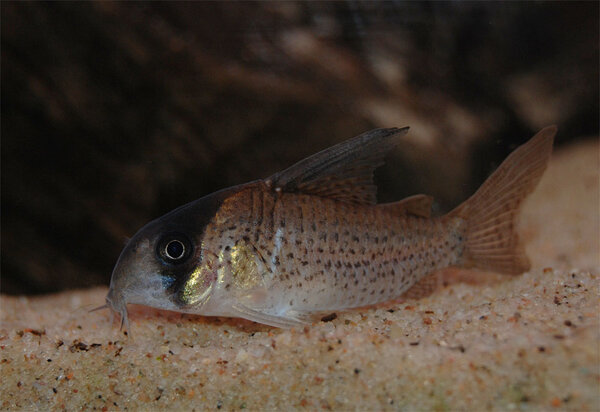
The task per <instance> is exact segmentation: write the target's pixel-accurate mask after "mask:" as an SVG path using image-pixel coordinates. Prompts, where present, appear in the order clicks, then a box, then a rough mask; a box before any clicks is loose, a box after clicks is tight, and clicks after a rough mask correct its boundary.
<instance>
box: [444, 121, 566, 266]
mask: <svg viewBox="0 0 600 412" xmlns="http://www.w3.org/2000/svg"><path fill="white" fill-rule="evenodd" d="M556 130H557V129H556V126H549V127H546V128H544V129H542V130H541V131H540V132H538V133H537V134H536V135H535V136H533V137H532V138H531V140H529V141H528V142H527V143H525V144H524V145H522V146H519V147H518V148H517V149H516V150H515V151H514V152H512V153H511V154H510V155H509V156H508V157H507V158H506V159H505V160H504V162H502V164H501V165H500V167H498V169H497V170H496V171H495V172H494V173H493V174H492V175H491V176H490V177H489V178H488V179H487V180H486V181H485V182H484V183H483V185H481V187H480V188H479V189H478V190H477V192H475V194H474V195H473V196H471V197H470V198H469V199H467V200H466V201H465V202H464V203H462V204H461V205H460V206H458V207H457V208H456V209H454V210H453V211H451V212H450V213H449V214H448V216H449V217H461V218H463V219H464V220H465V221H466V232H465V249H464V252H463V261H462V264H463V265H464V266H466V267H476V268H479V269H485V270H492V271H495V272H500V273H506V274H519V273H523V272H524V271H526V270H528V269H529V267H530V265H529V259H527V256H526V255H525V250H524V249H523V246H522V245H521V244H520V243H519V237H518V235H517V232H516V220H517V216H518V213H519V210H520V208H521V204H522V203H523V200H524V199H525V198H526V197H527V195H529V194H530V193H531V192H532V191H533V189H535V187H536V186H537V184H538V182H539V181H540V178H541V177H542V174H543V173H544V171H545V170H546V166H547V165H548V160H549V159H550V154H551V153H552V143H553V141H554V135H555V134H556Z"/></svg>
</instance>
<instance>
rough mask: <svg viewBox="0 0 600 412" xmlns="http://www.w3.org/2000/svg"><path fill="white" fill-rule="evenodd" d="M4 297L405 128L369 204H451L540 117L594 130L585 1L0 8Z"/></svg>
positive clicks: (73, 281) (60, 280) (35, 288)
mask: <svg viewBox="0 0 600 412" xmlns="http://www.w3.org/2000/svg"><path fill="white" fill-rule="evenodd" d="M1 12H2V21H1V23H2V39H1V42H2V43H1V48H2V79H1V80H2V84H1V86H2V87H1V92H2V101H1V103H2V104H1V106H2V129H1V132H2V147H1V150H2V182H1V184H2V211H1V212H2V222H1V223H2V228H1V229H2V269H1V270H2V277H1V282H2V283H1V291H2V292H3V293H13V294H14V293H27V294H34V293H44V292H53V291H59V290H63V289H70V288H79V287H86V286H90V285H99V284H105V285H107V284H108V282H109V279H110V273H111V270H112V266H113V264H114V263H115V261H116V259H117V257H118V255H119V252H120V250H121V248H122V247H123V245H124V242H125V240H126V238H127V237H128V236H131V235H132V234H133V233H135V231H136V230H137V229H138V228H139V227H141V226H142V225H143V224H145V223H146V222H148V221H149V220H151V219H153V218H155V217H157V216H159V215H162V214H164V213H166V212H167V211H169V210H171V209H172V208H174V207H176V206H178V205H181V204H183V203H186V202H188V201H191V200H194V199H196V198H198V197H201V196H202V195H204V194H207V193H209V192H212V191H214V190H217V189H219V188H222V187H225V186H229V185H233V184H238V183H241V182H245V181H249V180H252V179H256V178H261V177H266V176H268V175H270V174H271V173H273V172H275V171H277V170H279V169H281V168H283V167H285V166H288V165H290V164H292V163H293V162H295V161H297V160H299V159H301V158H303V157H304V156H306V155H309V154H311V153H313V152H315V151H317V150H320V149H323V148H325V147H327V146H329V145H332V144H334V143H337V142H340V141H342V140H344V139H346V138H349V137H352V136H354V135H357V134H359V133H362V132H364V131H366V130H369V129H372V128H376V127H390V126H405V125H409V126H411V130H410V133H409V135H408V136H407V137H406V139H405V142H404V143H403V144H402V145H401V147H400V149H399V150H397V151H396V152H395V153H394V154H393V155H392V156H391V157H390V159H389V161H388V164H387V165H386V166H385V167H384V168H383V169H381V170H380V171H379V172H378V175H377V177H378V181H379V182H380V192H379V193H380V200H382V201H390V200H394V199H400V198H402V197H404V196H408V195H411V194H414V193H423V192H424V193H430V194H433V195H434V196H435V197H436V200H437V209H438V211H439V212H443V211H445V210H448V209H450V208H451V207H453V206H454V205H456V204H457V203H459V202H460V201H461V200H463V199H465V198H466V197H467V196H468V195H469V194H470V193H472V192H473V191H474V189H475V188H476V187H477V186H478V185H479V184H480V183H481V182H482V181H483V179H484V178H485V176H486V175H487V174H488V173H490V171H492V170H493V169H494V168H495V167H496V166H497V165H498V163H499V162H500V161H501V160H502V159H503V158H504V157H505V156H506V155H507V153H508V152H509V151H510V150H511V149H513V148H514V147H515V146H516V145H518V144H520V143H522V142H523V141H525V140H526V139H528V138H529V137H531V136H532V135H533V134H534V133H535V132H536V131H537V130H539V129H540V128H542V127H543V126H546V125H549V124H557V125H558V126H559V136H558V142H557V145H558V146H560V145H562V144H565V143H566V142H569V141H572V140H575V139H579V138H585V137H590V136H592V137H593V136H598V124H599V119H598V113H599V108H598V100H599V95H598V88H599V86H598V76H599V73H598V61H599V55H598V33H599V27H598V15H599V10H598V2H584V3H577V2H568V3H561V2H501V3H488V2H444V3H429V2H428V3H425V2H385V3H379V2H368V3H363V2H354V1H351V2H334V3H323V2H311V3H294V2H274V3H271V2H269V3H250V2H243V3H229V2H228V3H204V2H202V3H179V2H169V3H156V2H152V3H140V2H131V3H130V2H127V3H125V2H85V3H83V2H81V3H79V2H52V3H41V2H25V3H21V2H19V3H14V2H8V1H3V2H2V3H1Z"/></svg>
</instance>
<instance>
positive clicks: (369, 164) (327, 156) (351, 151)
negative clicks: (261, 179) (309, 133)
mask: <svg viewBox="0 0 600 412" xmlns="http://www.w3.org/2000/svg"><path fill="white" fill-rule="evenodd" d="M407 132H408V127H403V128H390V129H375V130H371V131H369V132H366V133H363V134H361V135H359V136H356V137H354V138H352V139H349V140H347V141H345V142H342V143H340V144H337V145H335V146H332V147H330V148H328V149H325V150H323V151H321V152H319V153H317V154H315V155H312V156H310V157H307V158H306V159H304V160H301V161H299V162H298V163H296V164H295V165H293V166H291V167H289V168H287V169H285V170H283V171H281V172H278V173H275V174H274V175H273V176H271V177H269V178H268V179H266V180H265V183H266V184H267V185H268V186H269V187H271V188H272V189H273V190H275V191H282V192H294V193H305V194H311V195H314V196H321V197H327V198H331V199H336V200H340V201H345V202H350V203H359V204H369V205H373V204H375V203H376V202H377V198H376V195H377V187H376V186H375V184H374V183H373V172H374V170H375V169H376V168H377V167H379V166H381V165H382V164H383V162H384V157H385V155H386V154H387V153H388V152H389V151H390V150H391V149H393V148H394V147H395V146H397V145H398V143H399V140H400V139H399V137H400V136H403V135H405V134H406V133H407Z"/></svg>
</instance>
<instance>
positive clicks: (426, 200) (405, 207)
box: [377, 195, 433, 217]
mask: <svg viewBox="0 0 600 412" xmlns="http://www.w3.org/2000/svg"><path fill="white" fill-rule="evenodd" d="M432 204H433V197H431V196H428V195H414V196H409V197H407V198H404V199H402V200H399V201H397V202H392V203H382V204H380V205H377V207H378V208H383V209H385V210H387V211H388V212H390V213H394V214H398V215H405V214H410V215H414V216H419V217H430V216H431V205H432Z"/></svg>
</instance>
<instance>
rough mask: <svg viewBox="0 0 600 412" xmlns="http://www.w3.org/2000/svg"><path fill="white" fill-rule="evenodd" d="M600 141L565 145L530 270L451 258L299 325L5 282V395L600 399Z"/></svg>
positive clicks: (29, 400)
mask: <svg viewBox="0 0 600 412" xmlns="http://www.w3.org/2000/svg"><path fill="white" fill-rule="evenodd" d="M598 150H599V147H598V141H597V139H593V140H589V141H587V142H584V143H579V144H577V145H576V146H573V147H570V148H566V149H563V150H559V151H557V153H556V154H555V156H554V157H553V160H552V162H551V165H550V168H549V170H548V171H547V173H546V175H545V177H544V179H543V181H542V183H541V186H540V187H539V188H538V190H537V191H536V192H535V193H534V194H533V195H532V197H531V198H530V200H529V201H528V203H527V205H526V208H525V210H524V211H523V214H522V223H521V233H522V236H523V238H524V239H525V241H526V243H527V250H528V253H529V255H530V257H531V260H532V262H533V268H532V270H531V271H530V272H528V273H525V274H523V275H521V276H516V277H505V276H498V275H496V276H491V275H485V274H473V273H464V272H456V271H453V272H448V274H447V275H448V279H449V281H452V282H450V285H448V286H446V287H444V288H442V289H440V290H439V291H437V292H436V293H435V294H433V295H432V296H429V297H427V298H423V299H420V300H405V301H396V302H391V303H388V304H386V305H382V306H380V307H377V308H368V309H362V310H355V311H349V312H338V313H337V318H335V319H333V320H329V321H321V322H317V323H315V324H314V325H312V326H309V327H306V328H303V329H292V330H280V329H275V328H271V327H268V326H264V325H258V324H254V323H252V322H248V321H244V320H240V319H225V318H223V319H220V318H203V317H200V316H190V315H185V316H182V315H180V314H177V313H171V312H162V311H158V310H153V309H145V308H141V307H133V308H132V310H131V311H130V319H131V326H132V330H131V335H132V336H126V335H125V334H124V333H123V332H120V331H119V329H118V324H117V322H115V323H114V324H111V323H110V314H109V312H108V311H98V312H93V313H88V309H90V308H92V307H93V306H97V305H100V304H102V303H104V296H105V294H106V291H107V290H106V288H97V289H92V290H86V291H75V292H68V293H61V294H59V295H54V296H47V297H41V298H37V297H36V298H30V297H8V296H2V299H1V324H0V375H1V376H2V378H1V381H0V407H1V408H2V409H7V410H31V409H38V410H60V409H67V410H80V409H85V410H91V409H99V410H126V409H128V410H159V409H160V410H162V409H169V410H194V409H195V410H204V409H212V410H218V409H221V410H231V409H248V410H259V409H279V410H287V409H308V410H314V409H332V410H373V409H377V410H383V409H385V410H425V409H433V410H442V411H443V410H469V411H473V410H484V409H487V410H490V409H491V410H507V409H517V410H551V409H557V410H561V409H563V410H567V409H568V410H590V411H597V410H600V370H599V369H600V357H599V344H600V323H599V299H598V297H599V278H598V276H599V273H600V261H599V253H600V251H599V245H598V238H599V209H598V186H599V181H598V167H599V165H598V157H599V156H598V154H599V152H598ZM457 278H458V279H462V281H461V282H454V281H455V280H456V279H457ZM132 337H133V339H132Z"/></svg>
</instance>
